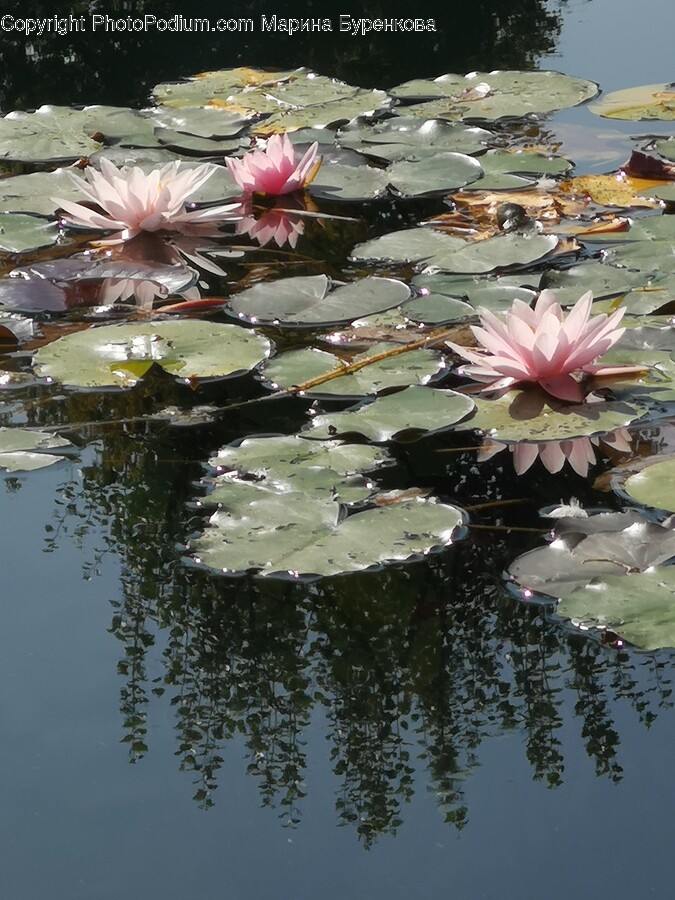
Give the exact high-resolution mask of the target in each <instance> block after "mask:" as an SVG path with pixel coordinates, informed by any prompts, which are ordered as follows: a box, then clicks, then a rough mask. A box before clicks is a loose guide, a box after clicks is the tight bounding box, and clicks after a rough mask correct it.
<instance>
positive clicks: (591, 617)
mask: <svg viewBox="0 0 675 900" xmlns="http://www.w3.org/2000/svg"><path fill="white" fill-rule="evenodd" d="M557 613H558V615H560V616H564V617H565V618H567V619H570V621H571V622H572V624H573V625H576V626H577V627H582V628H584V629H588V628H599V629H603V630H604V629H610V630H611V631H613V632H614V633H615V634H618V635H619V636H620V637H622V638H623V639H624V640H626V641H629V642H630V643H631V644H635V646H636V647H641V648H642V649H643V650H658V649H659V648H661V647H675V568H673V567H672V566H658V567H656V568H654V569H652V570H650V571H648V572H640V573H638V574H636V575H628V576H625V577H624V576H617V575H609V576H607V577H603V578H596V579H593V581H591V582H590V583H589V584H587V585H586V586H585V587H581V588H577V590H575V591H573V593H571V594H570V595H569V596H568V597H566V598H565V599H564V600H563V601H561V603H560V604H559V606H558V609H557Z"/></svg>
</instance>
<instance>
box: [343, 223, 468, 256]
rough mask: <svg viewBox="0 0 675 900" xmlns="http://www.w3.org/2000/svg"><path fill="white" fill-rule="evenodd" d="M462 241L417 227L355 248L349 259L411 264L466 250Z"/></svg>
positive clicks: (375, 239) (405, 229)
mask: <svg viewBox="0 0 675 900" xmlns="http://www.w3.org/2000/svg"><path fill="white" fill-rule="evenodd" d="M466 245H467V244H466V241H465V240H463V238H457V237H451V236H450V235H447V234H443V233H442V232H440V231H435V230H434V229H433V228H428V227H425V226H418V227H417V228H404V229H403V230H402V231H392V232H391V233H390V234H385V235H383V236H382V237H378V238H373V239H372V240H370V241H364V242H363V243H362V244H357V245H356V247H354V249H353V250H352V252H351V253H350V254H349V258H350V259H353V260H357V261H361V260H364V261H368V262H371V261H372V262H394V263H411V262H420V261H421V260H428V259H431V258H432V257H434V256H437V255H438V254H451V253H454V252H455V251H457V250H461V249H462V248H464V247H466Z"/></svg>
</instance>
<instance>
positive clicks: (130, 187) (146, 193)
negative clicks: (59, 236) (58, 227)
mask: <svg viewBox="0 0 675 900" xmlns="http://www.w3.org/2000/svg"><path fill="white" fill-rule="evenodd" d="M216 171H217V166H213V165H210V164H203V165H200V166H195V167H193V168H187V167H183V168H181V163H180V162H171V163H167V165H165V166H162V168H161V169H153V170H152V171H151V172H144V171H143V170H142V169H140V168H138V167H137V166H132V167H127V166H124V167H122V168H121V169H118V168H117V166H115V165H113V163H111V162H110V161H109V160H107V159H105V158H104V159H101V171H100V172H99V171H98V170H97V169H95V168H93V167H91V166H88V167H87V169H86V170H85V178H84V180H83V179H81V178H78V177H77V176H73V178H74V180H75V183H76V184H77V186H78V188H79V189H80V190H81V191H82V193H83V194H84V195H85V196H86V197H87V198H88V199H89V200H90V201H91V202H92V203H94V204H96V208H95V209H91V208H90V207H89V206H85V205H84V204H82V203H75V202H73V201H71V200H63V199H61V198H58V197H55V198H53V199H54V202H55V203H58V204H59V206H60V207H61V208H62V209H63V210H64V212H65V216H64V219H65V221H66V222H67V223H68V224H72V225H77V226H80V227H83V228H102V229H105V230H106V231H117V232H120V233H121V234H120V235H119V236H116V238H115V239H112V240H110V241H107V242H106V243H119V242H120V241H127V240H130V239H131V238H133V237H135V236H136V235H138V234H140V233H141V232H143V231H160V230H161V229H166V230H170V231H181V230H182V229H183V228H187V227H189V226H192V225H200V224H203V223H213V222H221V221H222V220H223V219H226V218H232V217H233V215H234V213H235V211H236V210H238V209H239V204H238V203H229V204H225V205H221V206H216V207H207V208H205V209H196V210H191V211H189V212H188V211H186V209H185V201H186V200H187V198H188V197H189V196H190V195H191V194H194V192H195V191H197V190H198V189H199V188H200V187H202V185H203V184H204V183H205V182H206V181H208V179H209V178H210V177H211V176H212V175H213V173H214V172H216Z"/></svg>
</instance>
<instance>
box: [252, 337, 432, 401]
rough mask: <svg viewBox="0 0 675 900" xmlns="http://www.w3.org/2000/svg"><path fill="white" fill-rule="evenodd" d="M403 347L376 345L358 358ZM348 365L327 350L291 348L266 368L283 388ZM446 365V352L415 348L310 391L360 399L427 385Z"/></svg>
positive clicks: (266, 373) (267, 375) (309, 393)
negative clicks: (414, 385) (410, 385)
mask: <svg viewBox="0 0 675 900" xmlns="http://www.w3.org/2000/svg"><path fill="white" fill-rule="evenodd" d="M394 349H400V345H396V344H376V345H375V346H374V347H371V348H370V349H369V350H368V351H367V353H362V354H359V355H358V356H356V357H354V360H353V362H355V363H359V362H361V361H363V360H365V359H367V358H368V357H369V356H377V355H380V354H382V353H386V352H387V351H390V350H394ZM344 365H345V362H344V360H342V359H341V358H340V357H339V356H335V355H334V354H333V353H327V352H326V351H325V350H317V349H316V348H308V349H305V350H290V351H288V352H286V353H282V354H281V356H279V357H277V358H276V359H273V360H270V361H269V362H268V363H267V364H266V366H265V367H264V369H263V370H262V373H263V376H264V377H265V379H266V380H267V381H268V382H272V383H273V384H274V386H275V387H276V388H280V389H282V390H284V389H286V388H291V387H294V386H295V385H298V384H303V383H304V382H306V381H310V380H312V379H313V378H317V377H319V376H321V375H326V374H328V373H329V372H333V371H335V370H336V369H339V368H340V367H341V366H342V367H343V366H344ZM444 368H445V362H444V360H443V357H442V355H441V354H440V353H439V352H437V351H435V350H411V351H409V352H406V353H399V354H397V355H396V356H389V357H387V358H385V359H383V360H381V361H379V362H375V363H372V364H370V365H367V366H365V367H364V368H362V369H359V370H358V371H357V372H354V374H352V375H341V376H339V377H338V378H333V379H331V380H330V381H325V382H324V383H323V384H321V385H318V386H317V387H316V388H313V389H312V390H309V391H307V392H306V393H307V396H310V397H313V396H326V395H328V396H339V397H353V398H360V397H364V396H366V395H368V394H375V393H377V392H378V391H381V390H383V389H384V388H390V387H404V386H406V385H409V384H426V383H427V382H428V381H430V380H431V379H432V378H433V377H434V376H436V375H438V373H439V372H440V371H442V370H443V369H444Z"/></svg>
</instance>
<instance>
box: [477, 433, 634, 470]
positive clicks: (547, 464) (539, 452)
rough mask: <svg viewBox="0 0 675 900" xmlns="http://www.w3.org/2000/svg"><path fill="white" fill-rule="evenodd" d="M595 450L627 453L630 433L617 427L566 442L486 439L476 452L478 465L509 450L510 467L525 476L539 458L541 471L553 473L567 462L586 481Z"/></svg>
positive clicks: (593, 461)
mask: <svg viewBox="0 0 675 900" xmlns="http://www.w3.org/2000/svg"><path fill="white" fill-rule="evenodd" d="M597 447H603V448H604V449H610V448H611V449H613V450H615V451H617V452H618V453H630V451H631V445H630V433H629V431H628V430H627V429H626V428H617V429H616V430H615V431H609V432H607V434H599V435H598V434H596V435H592V436H591V437H577V438H570V439H569V440H565V441H538V442H530V441H519V442H518V443H515V444H507V443H502V442H501V441H493V440H487V441H485V442H484V443H483V444H482V446H481V447H480V449H479V451H478V462H484V461H485V460H487V459H491V458H492V457H493V456H495V455H496V454H497V453H501V451H502V450H506V449H508V450H510V451H511V453H512V454H513V468H514V469H515V470H516V475H524V474H525V472H527V471H528V469H530V468H531V467H532V466H533V465H534V463H535V461H536V460H537V458H539V459H541V462H542V464H543V466H544V468H545V469H547V470H548V471H549V472H551V473H553V474H555V473H556V472H560V471H561V470H562V469H563V467H564V465H565V463H569V465H570V467H571V468H572V469H574V471H575V472H576V473H577V474H578V475H581V476H582V477H584V478H585V477H586V475H588V470H589V468H590V467H591V466H592V465H594V464H595V459H596V448H597Z"/></svg>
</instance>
